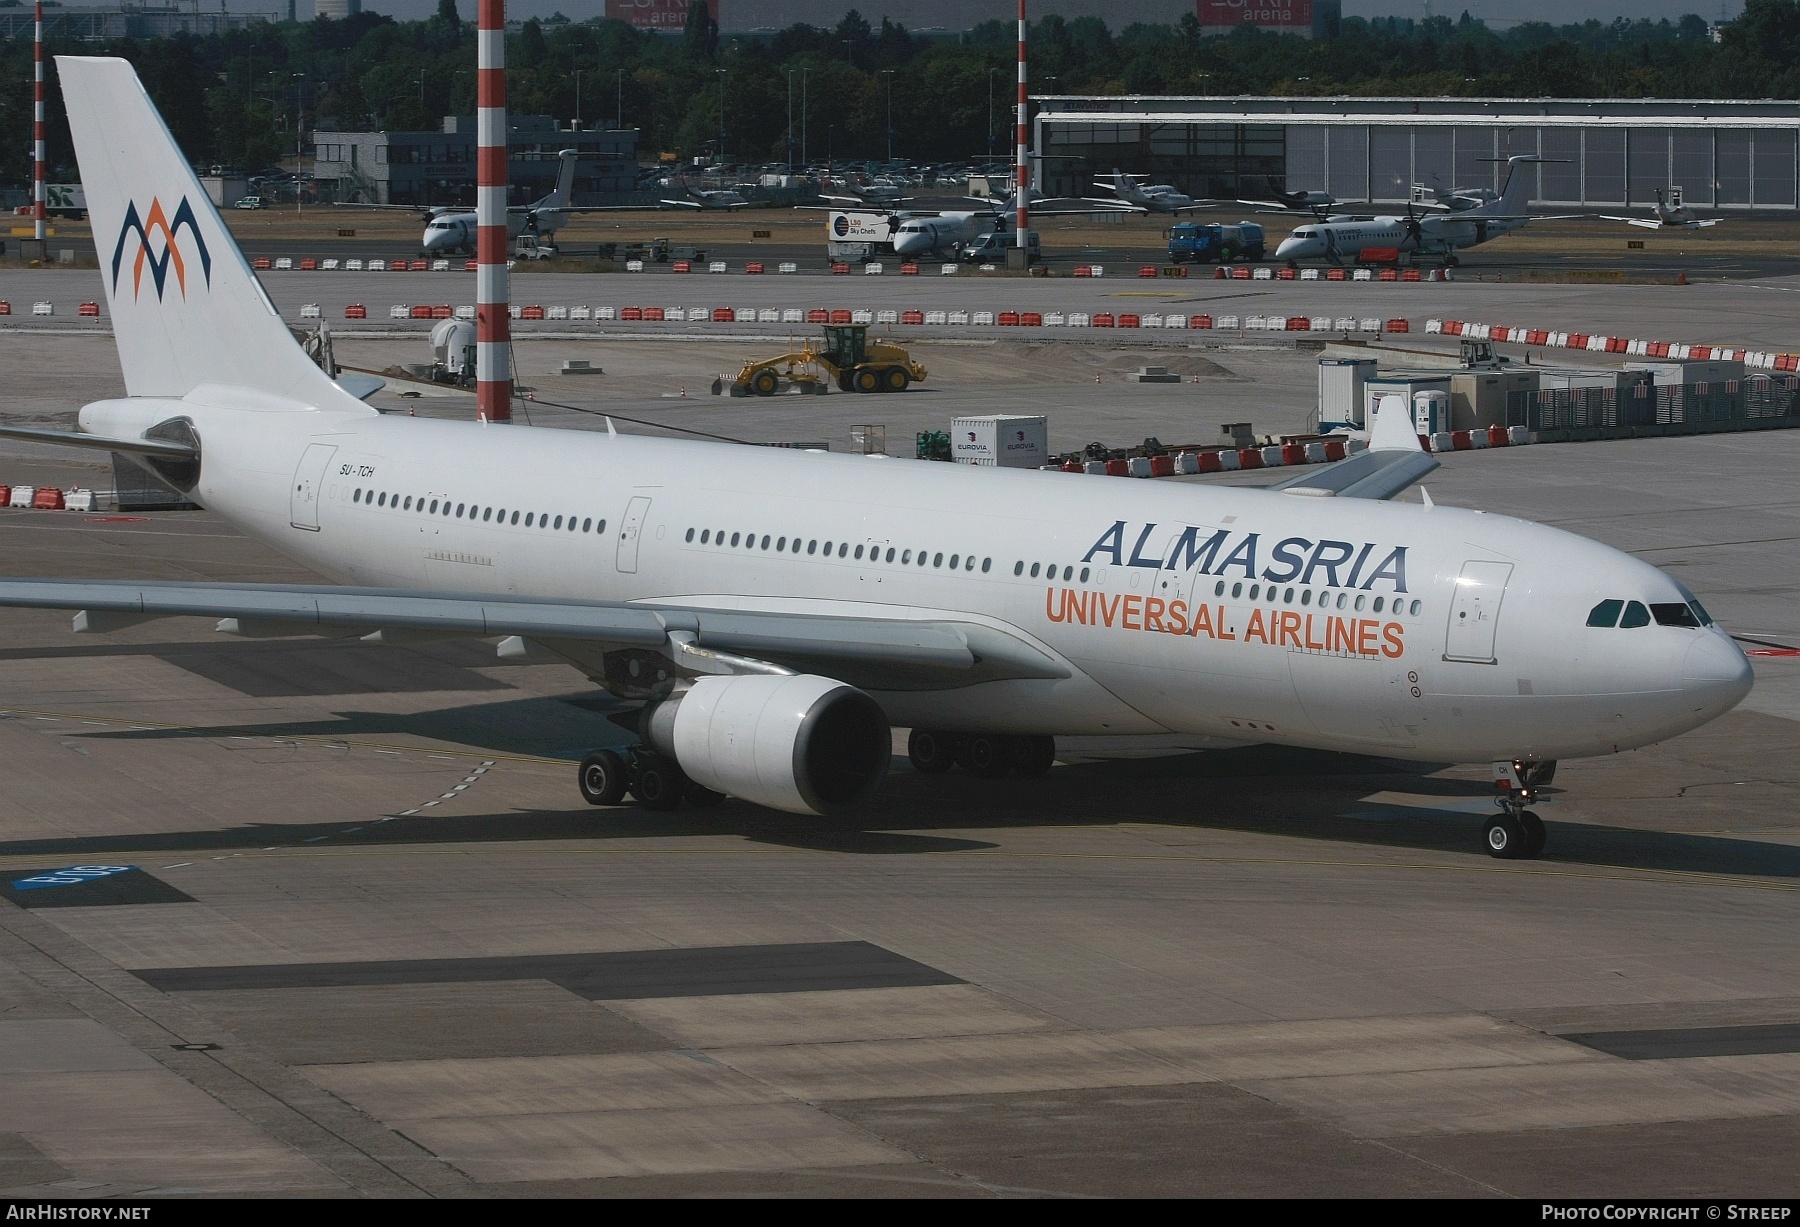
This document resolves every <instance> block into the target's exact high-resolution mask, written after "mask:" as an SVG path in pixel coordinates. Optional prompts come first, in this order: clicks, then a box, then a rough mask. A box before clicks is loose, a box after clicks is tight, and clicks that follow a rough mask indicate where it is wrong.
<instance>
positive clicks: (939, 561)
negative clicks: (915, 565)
mask: <svg viewBox="0 0 1800 1227" xmlns="http://www.w3.org/2000/svg"><path fill="white" fill-rule="evenodd" d="M919 565H920V566H924V565H925V555H923V554H920V555H919ZM931 565H932V566H934V567H941V566H943V565H944V556H943V554H941V553H938V554H933V555H932V556H931Z"/></svg>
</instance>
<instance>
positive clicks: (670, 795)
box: [631, 754, 687, 810]
mask: <svg viewBox="0 0 1800 1227" xmlns="http://www.w3.org/2000/svg"><path fill="white" fill-rule="evenodd" d="M686 787H687V780H686V778H685V777H683V776H682V774H681V769H680V768H678V767H677V766H676V765H675V764H674V763H672V762H670V761H669V760H668V759H666V758H662V757H660V756H657V755H653V754H649V755H645V756H644V757H643V758H641V759H639V760H638V769H637V779H636V780H634V781H632V785H631V795H632V796H634V797H636V798H637V799H638V801H639V802H641V803H642V804H643V807H644V808H645V809H653V810H672V809H674V808H675V807H676V806H677V805H680V804H681V794H682V792H683V790H684V789H685V788H686Z"/></svg>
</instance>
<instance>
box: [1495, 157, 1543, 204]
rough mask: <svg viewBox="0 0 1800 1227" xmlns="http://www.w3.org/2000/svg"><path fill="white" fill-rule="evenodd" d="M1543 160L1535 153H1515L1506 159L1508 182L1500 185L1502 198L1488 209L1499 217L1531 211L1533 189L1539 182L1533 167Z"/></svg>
mask: <svg viewBox="0 0 1800 1227" xmlns="http://www.w3.org/2000/svg"><path fill="white" fill-rule="evenodd" d="M1543 160H1544V159H1543V158H1541V157H1539V156H1538V155H1537V154H1535V153H1515V154H1514V155H1513V156H1512V157H1510V158H1508V159H1506V182H1505V183H1503V184H1501V185H1500V199H1498V200H1496V201H1495V202H1494V203H1493V205H1492V206H1491V207H1490V208H1489V210H1488V211H1489V212H1491V213H1493V214H1495V215H1496V216H1499V217H1520V216H1523V215H1524V214H1525V213H1527V212H1529V211H1530V208H1531V190H1532V188H1533V187H1535V186H1536V184H1537V176H1536V175H1534V174H1532V173H1531V167H1532V165H1533V164H1535V163H1538V162H1542V161H1543Z"/></svg>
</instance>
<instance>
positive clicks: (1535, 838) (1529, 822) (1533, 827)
mask: <svg viewBox="0 0 1800 1227" xmlns="http://www.w3.org/2000/svg"><path fill="white" fill-rule="evenodd" d="M1519 825H1520V826H1522V827H1524V828H1525V851H1524V853H1523V854H1522V857H1523V859H1525V860H1528V861H1529V860H1536V859H1537V856H1538V854H1539V853H1540V852H1542V851H1543V850H1544V840H1545V839H1547V838H1548V837H1549V832H1547V831H1545V830H1544V820H1543V819H1542V818H1539V817H1538V816H1537V815H1536V814H1534V813H1532V812H1531V811H1530V810H1525V811H1524V812H1522V813H1521V814H1520V815H1519Z"/></svg>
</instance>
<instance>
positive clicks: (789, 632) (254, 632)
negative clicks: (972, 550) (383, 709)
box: [0, 579, 1070, 690]
mask: <svg viewBox="0 0 1800 1227" xmlns="http://www.w3.org/2000/svg"><path fill="white" fill-rule="evenodd" d="M0 606H11V607H15V608H27V609H72V610H78V611H79V612H78V614H77V615H76V618H75V629H76V630H77V631H87V632H105V631H111V630H117V629H121V628H123V627H125V626H130V625H134V624H136V623H138V622H143V621H151V620H154V619H158V618H171V617H206V618H218V619H221V621H220V623H219V629H220V630H221V631H226V632H229V633H234V634H238V635H244V636H247V637H253V638H263V637H281V636H289V635H321V636H327V637H332V638H352V637H355V638H363V639H367V640H369V641H371V642H384V641H385V642H390V643H393V642H401V643H404V642H418V641H421V640H431V639H453V638H476V639H491V638H497V637H504V638H514V637H517V638H520V639H523V640H529V641H530V642H531V643H533V644H535V645H538V646H540V647H542V648H544V649H547V650H548V651H550V652H552V653H554V654H556V655H558V656H562V657H563V658H565V659H567V660H569V661H570V662H571V663H573V664H575V665H576V666H577V667H581V668H587V669H589V670H590V671H592V670H602V669H604V659H603V653H604V652H605V651H607V650H620V649H629V648H639V649H645V648H648V649H653V650H654V649H664V648H667V649H670V650H671V651H672V652H673V653H674V658H675V659H680V658H681V657H682V656H683V655H686V656H690V657H692V658H693V659H694V660H695V661H696V662H709V661H713V662H716V661H717V660H718V657H717V655H716V654H717V653H721V652H724V653H730V654H732V655H735V656H743V657H750V658H753V659H754V660H756V661H760V662H763V663H767V664H774V665H780V666H782V667H785V668H792V669H797V670H801V671H805V672H818V673H823V674H825V675H827V676H830V677H834V678H837V679H838V680H839V681H843V682H846V683H848V684H849V685H853V686H862V687H866V688H871V689H878V690H879V689H889V690H892V689H906V690H918V689H953V688H957V687H961V686H970V685H974V684H976V683H977V682H986V681H997V680H1001V679H1004V678H1063V677H1068V676H1070V672H1069V670H1068V669H1067V668H1066V667H1065V666H1064V665H1063V664H1061V663H1060V662H1059V661H1057V660H1056V659H1055V658H1053V657H1051V656H1050V655H1049V654H1047V653H1045V652H1043V651H1042V650H1040V649H1039V648H1037V647H1035V646H1033V645H1032V644H1030V643H1027V642H1026V641H1025V640H1023V639H1020V638H1018V637H1017V636H1014V635H1012V634H1010V633H1007V632H1004V631H999V630H996V629H994V628H992V627H987V626H981V625H977V624H975V623H969V622H958V621H950V620H943V621H935V620H918V621H915V620H911V619H906V618H878V617H877V618H869V617H848V616H840V615H828V614H812V613H791V612H784V613H770V612H762V611H755V610H740V609H730V610H714V609H697V608H692V607H684V606H676V605H666V604H658V605H636V604H620V603H612V602H601V601H557V600H546V599H537V598H530V597H497V596H494V595H491V594H488V595H482V594H468V595H459V594H443V593H431V594H421V593H418V592H409V591H406V590H404V589H382V588H340V587H334V586H330V585H320V586H305V585H269V584H186V583H155V582H151V583H144V582H138V581H133V580H103V581H86V580H44V579H0ZM696 667H697V668H698V671H700V672H716V671H718V665H716V664H714V665H711V666H710V667H709V666H708V665H706V664H704V663H697V664H696Z"/></svg>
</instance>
